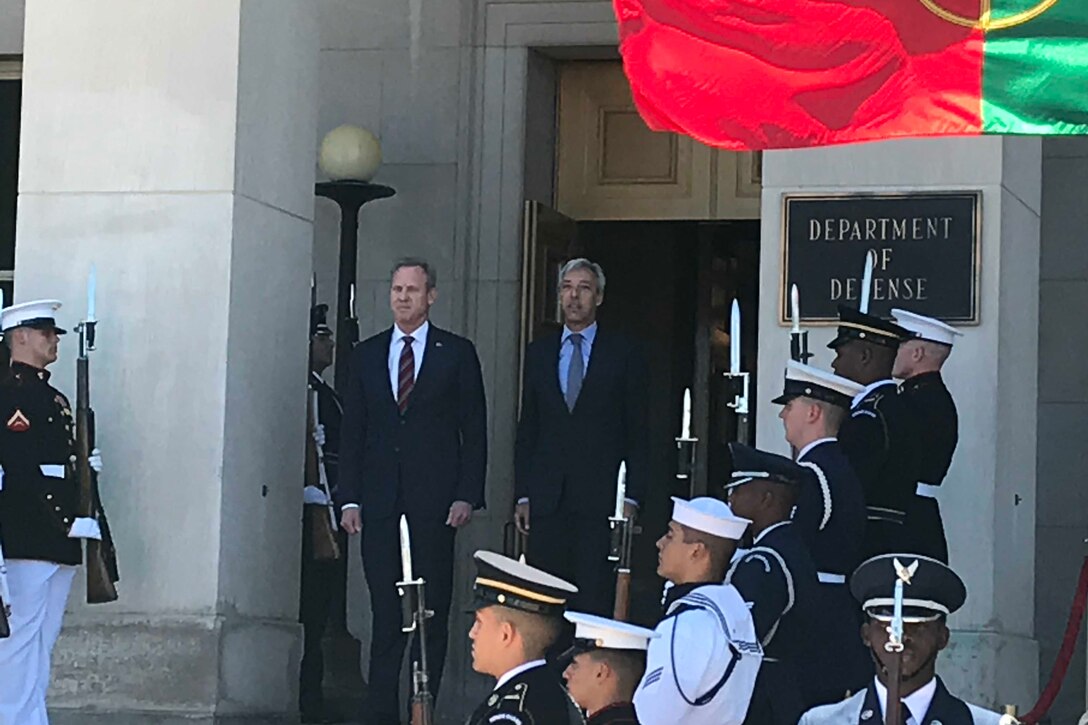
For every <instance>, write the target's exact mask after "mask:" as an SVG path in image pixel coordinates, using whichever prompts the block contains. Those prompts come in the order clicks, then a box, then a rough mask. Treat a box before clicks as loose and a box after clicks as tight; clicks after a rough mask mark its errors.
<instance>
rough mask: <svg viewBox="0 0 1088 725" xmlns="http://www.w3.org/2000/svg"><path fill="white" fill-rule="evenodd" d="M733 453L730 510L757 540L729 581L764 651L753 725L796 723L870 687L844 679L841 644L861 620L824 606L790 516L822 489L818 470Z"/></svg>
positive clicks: (737, 447)
mask: <svg viewBox="0 0 1088 725" xmlns="http://www.w3.org/2000/svg"><path fill="white" fill-rule="evenodd" d="M729 449H730V453H731V454H732V458H733V465H734V471H733V473H732V475H731V477H730V481H729V483H728V484H726V491H727V494H728V497H729V506H730V508H732V509H733V511H734V512H736V514H737V515H738V516H743V517H745V518H747V519H750V520H751V521H752V525H751V534H752V536H753V539H752V547H751V548H750V549H748V550H747V551H746V552H744V554H743V555H741V556H740V557H739V558H738V559H736V561H735V562H734V563H733V565H732V567H731V568H730V570H729V573H728V575H727V576H726V582H727V583H729V584H732V585H733V586H734V587H736V588H737V591H738V592H740V595H741V596H742V597H743V598H744V601H745V602H746V603H747V605H748V607H749V609H750V611H751V613H752V619H753V621H754V623H755V629H756V636H757V637H758V638H759V640H760V644H761V645H762V646H763V666H762V667H761V668H760V671H759V677H758V678H757V680H756V687H755V693H754V695H753V696H752V704H751V706H750V707H749V709H748V717H747V718H746V719H745V723H748V724H749V725H795V724H796V723H797V720H798V718H800V717H801V714H802V713H804V712H805V710H807V709H808V708H809V707H811V706H813V705H815V704H818V703H820V702H831V701H834V700H836V699H839V698H841V697H842V696H843V694H844V693H845V692H846V690H847V689H848V688H849V687H850V686H851V685H854V686H858V685H861V684H862V683H863V682H864V680H861V681H860V682H859V681H858V680H853V681H850V680H846V679H844V677H843V674H844V672H843V669H842V668H841V667H840V659H839V658H840V655H841V654H842V652H841V650H840V646H841V644H843V643H841V642H837V641H836V640H835V638H834V635H835V634H836V633H838V634H840V635H841V633H842V632H843V631H844V629H848V628H851V627H853V628H854V635H855V636H857V629H856V626H857V617H856V616H855V615H854V614H853V612H852V611H850V610H839V611H828V610H827V609H825V608H824V607H823V602H822V600H821V596H820V583H819V580H818V578H817V575H816V565H815V564H814V563H813V562H812V557H811V556H810V555H809V551H808V547H807V546H806V543H805V540H804V537H803V536H802V534H801V531H800V530H799V527H798V526H797V525H796V524H794V522H793V521H792V520H791V518H790V514H791V511H792V510H793V507H794V505H795V503H796V502H797V500H798V496H799V495H800V492H801V490H802V489H803V488H804V487H806V486H807V487H816V486H818V484H817V482H816V478H815V476H814V475H813V474H812V472H811V471H810V470H809V469H806V468H803V467H802V466H799V465H797V464H796V463H794V462H793V461H791V460H790V459H788V458H784V457H783V456H778V455H775V454H773V453H766V452H764V451H757V450H754V449H752V448H749V447H748V446H745V445H741V444H739V443H731V444H729ZM832 625H834V626H832Z"/></svg>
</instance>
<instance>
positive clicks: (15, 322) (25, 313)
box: [0, 300, 60, 331]
mask: <svg viewBox="0 0 1088 725" xmlns="http://www.w3.org/2000/svg"><path fill="white" fill-rule="evenodd" d="M59 309H60V300H34V301H33V302H20V303H19V304H17V305H12V306H11V307H5V308H4V311H3V312H2V313H0V329H3V330H4V331H7V330H10V329H12V328H14V327H20V326H22V325H25V324H26V323H28V322H34V321H38V320H42V321H44V320H54V319H55V317H56V311H57V310H59Z"/></svg>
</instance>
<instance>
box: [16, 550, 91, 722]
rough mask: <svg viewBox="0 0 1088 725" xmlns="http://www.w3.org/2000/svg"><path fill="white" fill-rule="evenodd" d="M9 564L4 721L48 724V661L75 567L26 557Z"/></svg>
mask: <svg viewBox="0 0 1088 725" xmlns="http://www.w3.org/2000/svg"><path fill="white" fill-rule="evenodd" d="M7 567H8V584H9V585H10V589H11V618H10V621H11V636H10V637H8V638H7V639H0V725H49V716H48V715H47V714H46V711H45V693H46V691H47V690H48V689H49V666H50V660H51V658H52V654H53V645H54V644H56V641H57V637H58V636H59V635H60V625H61V621H62V620H63V619H64V608H65V606H67V603H68V593H69V591H71V589H72V580H73V579H74V578H75V575H76V567H74V566H61V565H60V564H51V563H49V562H45V561H28V560H25V559H9V560H8V562H7Z"/></svg>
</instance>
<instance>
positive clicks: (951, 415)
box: [892, 309, 960, 563]
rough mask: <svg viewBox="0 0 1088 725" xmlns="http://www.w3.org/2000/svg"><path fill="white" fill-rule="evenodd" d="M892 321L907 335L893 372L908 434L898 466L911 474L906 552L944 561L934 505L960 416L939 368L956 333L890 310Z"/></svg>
mask: <svg viewBox="0 0 1088 725" xmlns="http://www.w3.org/2000/svg"><path fill="white" fill-rule="evenodd" d="M892 316H893V317H894V318H895V321H896V322H897V323H898V324H899V325H900V326H901V327H903V328H904V329H905V330H907V331H908V332H909V333H911V335H912V337H911V338H910V339H907V340H904V341H903V342H902V343H900V345H899V352H898V354H897V355H896V358H895V366H894V369H893V371H892V372H893V373H894V375H895V377H897V378H900V379H901V380H902V381H903V383H902V384H901V385H900V386H899V400H900V403H901V405H902V408H903V410H904V418H905V420H906V427H907V431H908V434H907V435H908V438H907V445H906V446H905V456H904V460H903V462H902V465H904V466H907V467H909V469H910V470H911V471H913V476H912V477H913V478H914V480H915V481H916V484H915V495H914V498H913V499H911V501H910V502H909V504H908V505H907V521H906V527H907V530H908V533H909V534H910V536H911V538H912V541H913V546H912V547H911V551H917V552H918V553H919V554H925V555H927V556H932V557H933V558H934V559H938V560H940V561H943V562H946V563H947V562H948V543H947V541H946V539H945V534H944V523H943V522H942V520H941V510H940V507H939V506H938V503H937V490H938V487H939V486H940V485H941V484H942V483H944V479H945V476H946V475H947V474H948V468H949V467H950V466H951V465H952V456H953V454H954V453H955V452H956V444H957V443H958V442H959V417H958V415H957V413H956V403H955V401H953V400H952V394H951V393H950V392H949V391H948V388H947V387H946V386H945V384H944V379H943V378H942V377H941V368H942V367H943V366H944V363H945V361H946V360H947V359H948V356H949V355H950V354H951V352H952V347H953V345H954V344H955V341H956V338H957V337H959V336H960V332H959V331H958V330H956V329H955V328H954V327H951V326H950V325H946V324H945V323H943V322H941V321H940V320H935V319H933V318H932V317H925V316H923V315H918V314H915V313H913V312H908V311H907V310H899V309H895V310H892Z"/></svg>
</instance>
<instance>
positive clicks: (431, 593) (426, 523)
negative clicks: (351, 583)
mask: <svg viewBox="0 0 1088 725" xmlns="http://www.w3.org/2000/svg"><path fill="white" fill-rule="evenodd" d="M407 517H408V526H409V528H410V529H411V533H412V565H413V568H414V571H413V574H414V575H415V576H417V577H420V576H422V577H423V578H424V579H425V580H426V582H427V588H426V598H427V609H430V610H432V611H433V612H434V616H433V617H431V618H430V619H428V620H427V665H428V667H427V669H428V677H429V679H430V683H429V684H430V690H431V694H432V695H433V696H434V697H435V699H437V697H438V688H439V685H440V684H441V680H442V669H443V666H444V665H445V661H446V645H447V641H448V639H449V615H450V598H451V596H452V593H453V542H454V534H455V530H454V529H453V528H452V527H450V526H446V519H445V517H443V518H440V519H435V518H430V517H423V516H413V515H412V513H411V512H410V511H409V512H407ZM362 538H363V542H362V553H363V571H364V573H365V574H366V583H367V587H368V588H369V589H370V602H371V612H372V617H373V620H372V628H373V635H372V639H371V643H370V674H369V677H368V679H367V684H368V694H367V698H366V701H365V702H364V704H363V708H364V717H363V721H364V722H366V721H367V717H374V716H378V717H385V718H387V717H399V715H400V705H399V694H400V671H401V659H402V657H403V655H404V649H405V645H406V643H407V637H408V635H406V634H404V633H403V632H401V624H402V622H401V600H400V596H399V595H398V593H397V585H396V583H397V582H398V581H400V579H401V566H400V516H399V515H398V516H391V517H387V518H380V519H376V520H371V519H369V518H368V519H365V522H364V524H363V533H362ZM410 657H411V659H412V661H418V660H419V641H418V640H417V639H416V638H415V637H413V641H412V652H411V655H410Z"/></svg>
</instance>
